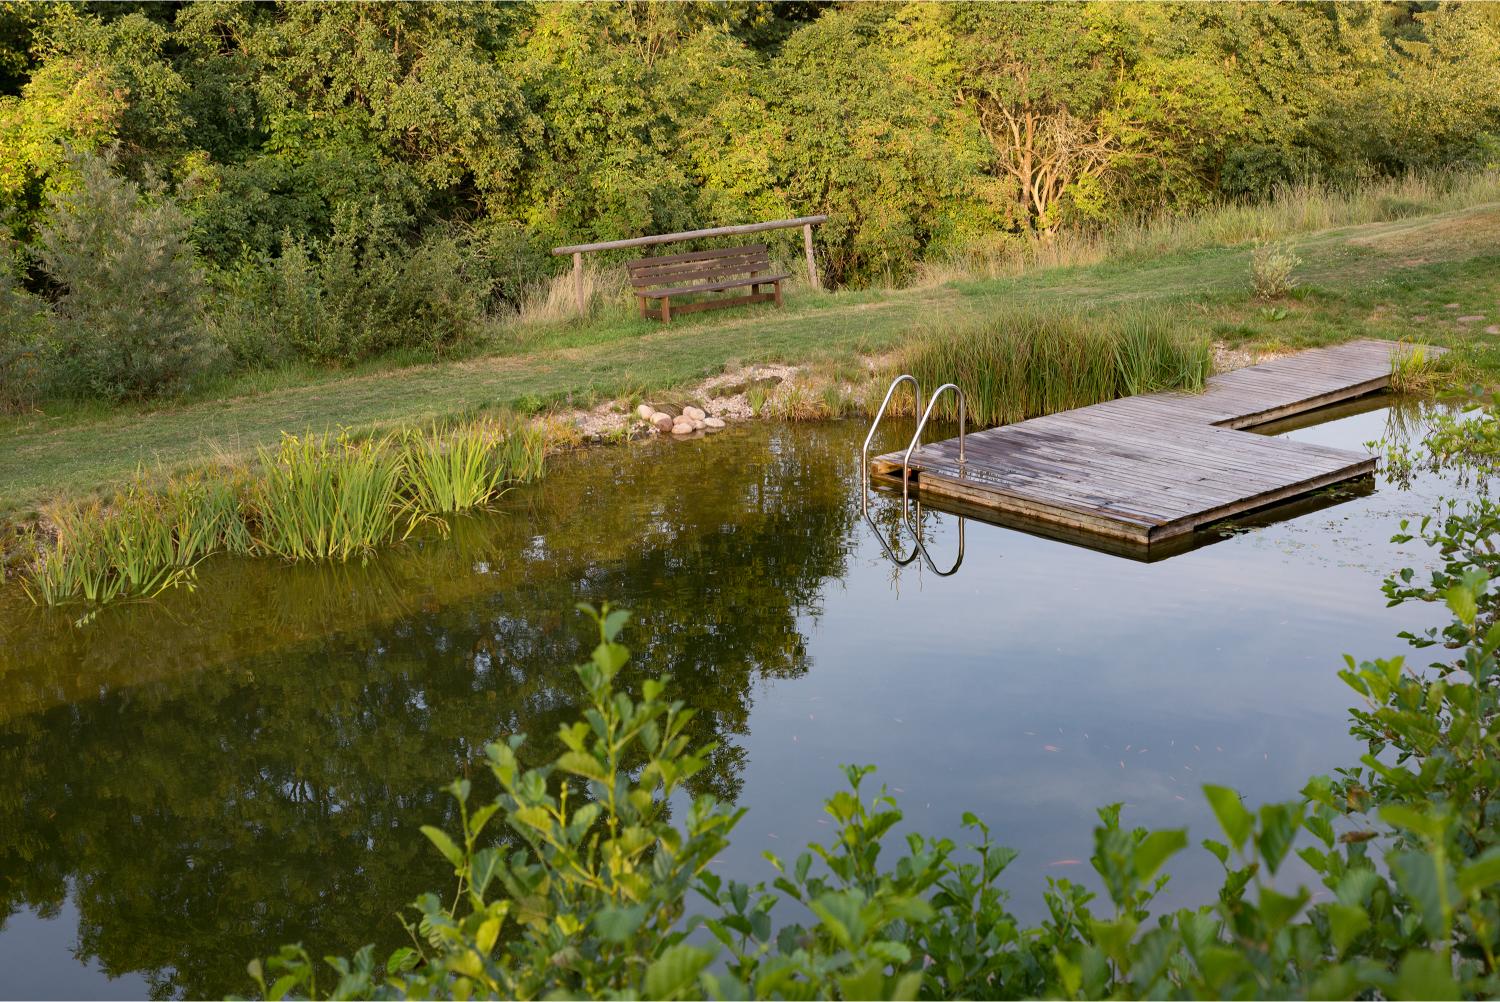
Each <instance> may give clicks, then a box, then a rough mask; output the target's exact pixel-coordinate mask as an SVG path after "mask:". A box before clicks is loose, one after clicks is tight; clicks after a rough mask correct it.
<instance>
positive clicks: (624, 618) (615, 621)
mask: <svg viewBox="0 0 1500 1002" xmlns="http://www.w3.org/2000/svg"><path fill="white" fill-rule="evenodd" d="M628 622H630V610H629V609H611V610H610V611H609V615H607V616H605V617H604V639H605V640H614V639H615V638H616V637H618V636H619V635H620V631H621V630H622V629H624V628H625V624H626V623H628Z"/></svg>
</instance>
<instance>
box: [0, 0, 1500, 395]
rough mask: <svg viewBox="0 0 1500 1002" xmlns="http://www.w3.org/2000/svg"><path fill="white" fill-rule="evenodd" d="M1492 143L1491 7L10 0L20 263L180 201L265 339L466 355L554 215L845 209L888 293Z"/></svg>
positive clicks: (273, 346)
mask: <svg viewBox="0 0 1500 1002" xmlns="http://www.w3.org/2000/svg"><path fill="white" fill-rule="evenodd" d="M94 158H103V159H104V160H106V161H107V163H108V168H109V170H108V172H107V173H108V175H109V177H99V176H94V177H93V180H92V181H91V180H90V177H91V171H92V172H93V174H94V175H97V174H98V171H97V169H95V168H91V167H90V162H91V160H92V159H94ZM1497 159H1500V5H1491V4H1479V3H1472V4H1458V3H1452V4H1448V3H1444V4H1435V3H1420V2H1410V3H1382V4H1341V3H1306V4H1296V3H1285V4H1250V3H1225V4H1211V5H1197V4H1129V5H1126V4H1106V3H1070V4H999V5H991V4H919V3H877V4H840V3H819V2H802V3H783V4H772V3H727V4H710V3H683V4H666V3H662V4H648V3H618V4H603V3H600V4H531V3H519V4H504V5H502V4H494V5H489V4H473V5H469V4H462V5H458V4H455V5H448V4H401V3H394V4H298V3H251V2H204V3H189V4H183V3H171V2H146V3H118V4H116V3H110V4H104V3H99V4H93V3H85V4H67V5H64V4H57V5H42V4H29V3H24V2H21V3H14V2H11V3H3V4H0V211H3V212H4V213H5V215H6V220H7V222H8V226H7V229H8V230H9V233H10V235H11V238H12V241H13V245H14V246H13V249H14V251H15V254H14V256H15V258H16V264H15V267H14V268H13V269H12V271H13V272H14V274H13V275H12V276H11V278H12V279H16V280H19V281H20V283H21V285H23V286H25V287H26V288H27V289H29V290H30V291H31V292H33V293H40V294H42V295H43V296H44V297H46V298H48V299H54V300H55V299H58V298H59V297H62V296H65V295H66V294H67V293H68V292H69V291H70V290H72V289H73V287H74V281H75V278H76V276H74V277H69V276H66V275H60V274H58V273H57V272H55V271H53V270H52V269H51V268H50V267H48V266H47V265H46V263H45V260H44V259H45V257H46V255H47V254H48V253H60V252H62V251H59V250H58V249H57V248H55V247H54V249H53V250H52V251H48V250H46V248H47V246H48V237H47V234H48V233H49V232H51V230H53V229H55V228H56V226H57V225H58V224H57V219H58V217H60V216H63V217H65V216H66V215H67V214H68V212H69V211H72V212H74V213H75V214H77V213H78V212H80V211H81V212H83V213H84V214H85V215H90V214H93V215H103V216H105V217H107V218H106V219H105V222H104V223H101V224H100V225H101V226H103V227H105V228H106V229H113V228H123V229H126V230H129V229H131V228H132V227H133V228H135V229H136V230H140V229H141V228H142V227H143V226H144V225H145V224H142V223H140V222H139V221H138V220H136V221H135V222H132V221H131V220H132V219H134V218H135V217H137V216H140V215H141V214H154V216H153V218H154V224H153V226H146V227H145V228H146V229H147V230H149V231H150V233H151V234H152V235H153V239H155V240H156V241H157V243H158V244H160V243H161V242H162V241H163V240H165V241H166V242H167V243H168V244H170V245H171V247H170V248H168V250H167V251H165V252H164V257H163V259H162V261H161V262H158V266H159V270H160V273H159V274H157V275H156V276H155V280H157V281H159V282H160V283H162V285H163V288H165V289H169V290H177V291H176V292H174V293H172V294H171V295H170V296H169V297H168V298H174V299H181V300H182V301H183V302H185V303H186V304H187V305H186V306H185V307H183V308H185V309H188V310H190V311H191V310H192V309H196V308H198V306H199V304H203V303H207V302H208V300H207V299H205V298H204V297H203V295H201V294H200V291H199V290H198V289H197V286H198V284H199V283H198V282H197V281H196V279H190V278H189V277H187V276H186V274H185V272H184V269H186V268H187V263H186V262H187V258H188V257H191V258H192V262H193V267H194V268H195V269H198V270H197V271H194V274H195V275H198V274H199V273H200V272H201V275H202V277H204V278H206V283H203V284H205V285H206V286H207V289H208V290H209V291H212V292H214V293H218V294H220V295H216V296H214V297H212V298H213V301H214V303H215V304H217V305H214V306H213V309H212V311H211V312H213V313H214V314H215V315H216V316H217V315H221V314H224V313H225V312H226V311H227V312H228V314H229V315H230V316H231V319H232V322H225V321H224V320H223V319H222V317H220V321H219V323H218V326H219V327H221V328H223V329H224V330H226V331H229V332H230V334H229V335H227V336H225V337H221V338H219V339H218V340H219V342H220V343H221V346H222V347H223V348H224V349H225V350H226V351H227V352H228V354H229V355H230V356H231V360H232V361H235V362H238V363H239V364H246V363H247V362H248V361H249V360H252V359H255V360H264V359H266V358H268V357H276V356H279V355H284V356H294V357H295V356H301V357H308V358H312V359H318V360H324V359H327V360H345V359H349V358H355V357H359V356H362V355H368V354H371V353H375V352H379V351H383V350H387V349H389V348H392V347H398V346H411V345H416V346H419V347H422V348H432V349H441V348H442V347H444V346H445V345H447V344H450V343H452V342H453V341H455V340H457V339H458V338H460V337H461V336H462V335H463V333H464V331H465V330H466V329H468V327H470V326H471V325H472V323H473V321H474V318H475V317H478V316H482V315H483V314H484V312H485V311H487V310H493V309H496V308H499V307H501V306H502V305H504V304H505V303H507V302H508V303H512V304H513V303H515V302H516V301H517V300H518V299H519V297H520V296H521V294H522V292H523V291H524V289H525V288H527V287H528V286H529V285H531V284H533V283H535V282H537V281H539V280H541V279H543V278H545V277H546V276H547V275H548V274H549V273H550V272H551V269H553V267H554V266H555V262H554V261H553V260H552V259H551V258H550V257H549V256H548V254H547V249H548V248H549V247H550V246H552V245H554V244H557V243H563V242H574V241H578V240H587V239H596V238H597V239H607V238H614V237H623V236H635V235H640V234H645V233H652V232H661V231H667V230H677V229H685V228H690V227H694V226H700V225H709V224H715V223H729V222H740V221H748V220H754V219H761V218H767V217H778V216H791V215H797V214H802V213H812V212H826V213H829V214H830V215H831V217H832V219H831V221H830V223H829V224H828V225H827V226H826V227H825V228H824V229H823V230H822V233H821V246H820V248H819V253H820V255H821V256H822V257H823V259H824V260H823V262H822V264H823V268H824V271H825V273H826V274H827V275H828V276H830V277H831V278H832V279H833V280H834V281H836V282H839V283H846V284H861V283H869V282H873V281H883V280H899V279H900V278H901V276H902V275H903V274H904V273H905V272H906V271H907V270H908V269H909V268H910V267H911V266H912V265H913V264H914V263H915V262H917V261H918V260H920V259H922V258H923V257H932V256H941V255H944V254H947V253H951V252H953V251H956V250H961V249H972V248H974V247H975V246H985V245H989V244H995V243H1003V242H1005V241H1008V240H1015V239H1019V238H1023V237H1026V236H1027V235H1034V234H1038V233H1042V234H1045V233H1048V232H1051V231H1053V230H1055V229H1057V228H1059V227H1078V226H1090V225H1100V224H1106V223H1108V222H1110V221H1114V220H1118V219H1121V218H1127V217H1133V216H1136V215H1139V214H1142V213H1145V212H1154V211H1161V210H1167V211H1170V210H1173V209H1177V208H1184V207H1191V206H1194V205H1198V204H1202V203H1205V202H1209V201H1213V200H1217V199H1226V198H1230V199H1246V198H1249V199H1253V198H1256V197H1259V196H1262V195H1264V194H1265V193H1267V192H1268V191H1269V190H1271V189H1272V188H1273V187H1274V186H1275V185H1276V184H1278V183H1281V182H1285V181H1288V180H1292V179H1297V178H1302V177H1320V178H1324V179H1331V180H1348V181H1355V180H1359V179H1362V178H1366V177H1371V176H1376V175H1381V174H1392V173H1399V172H1402V171H1407V170H1411V169H1426V168H1431V167H1435V166H1445V165H1451V164H1463V163H1475V162H1478V163H1492V162H1495V161H1496V160H1497ZM111 178H113V179H114V180H113V181H111ZM112 185H113V186H112ZM80 199H81V200H82V202H81V204H80ZM101 204H102V206H103V207H102V208H101ZM69 206H71V209H70V208H69ZM164 206H166V208H164ZM116 217H119V218H116ZM56 242H57V241H56V240H54V241H53V243H54V244H55V243H56ZM179 248H180V249H181V250H182V253H181V254H179V253H178V249H179ZM64 250H66V249H64ZM174 262H175V263H174ZM174 269H175V270H174ZM224 293H227V295H223V294H224ZM18 295H19V293H18V292H17V286H16V282H15V281H11V282H10V284H9V285H6V286H5V287H0V310H4V311H5V314H6V316H7V317H9V318H10V320H9V321H8V323H9V326H11V327H24V326H26V323H25V322H24V321H26V317H25V316H23V314H25V312H26V311H25V309H24V308H23V306H24V304H22V305H17V301H16V297H17V296H18ZM127 298H129V297H127ZM225 303H228V304H235V303H238V304H240V305H239V308H238V310H236V309H235V308H234V307H233V306H232V305H230V306H226V305H223V304H225ZM246 304H249V305H246ZM116 308H118V304H114V305H111V306H109V307H107V308H106V310H105V311H106V312H107V311H108V309H116ZM204 308H205V309H207V308H208V307H207V306H205V307H204ZM64 312H65V313H66V312H67V311H64ZM78 312H79V310H78V309H74V310H73V313H74V314H77V313H78ZM83 312H88V311H87V310H84V311H83ZM96 312H97V310H96ZM17 317H20V319H16V318H17ZM90 322H92V321H90ZM95 326H96V328H97V325H95ZM178 326H179V328H180V327H181V326H182V325H181V323H180V322H179V324H178ZM288 332H290V333H288ZM85 340H87V339H85ZM80 350H81V351H82V353H83V354H84V355H90V354H91V352H90V350H89V349H87V347H85V348H84V349H80ZM164 350H169V349H164ZM3 366H4V360H3V358H0V374H3ZM85 368H88V367H85ZM90 371H92V370H90ZM176 379H177V377H176V376H172V377H171V378H169V379H166V380H165V383H171V382H173V381H175V380H176ZM79 380H80V381H81V387H80V388H81V389H83V390H85V391H86V392H90V393H108V394H112V395H117V396H128V395H132V394H137V393H142V392H152V391H153V390H154V389H156V388H157V386H156V385H155V384H156V383H157V382H162V381H160V380H146V383H145V384H139V381H138V380H137V381H132V380H120V379H115V378H109V379H101V378H99V377H98V376H97V373H95V374H93V375H89V374H87V373H85V374H84V375H83V376H81V377H79Z"/></svg>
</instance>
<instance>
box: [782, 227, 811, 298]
mask: <svg viewBox="0 0 1500 1002" xmlns="http://www.w3.org/2000/svg"><path fill="white" fill-rule="evenodd" d="M802 247H803V249H804V250H806V251H807V282H808V284H809V285H811V286H812V287H813V288H814V289H821V288H822V286H821V285H819V284H818V262H817V261H815V260H813V246H812V223H803V224H802ZM777 291H778V292H780V291H781V289H780V287H779V286H778V287H777ZM777 305H780V304H777Z"/></svg>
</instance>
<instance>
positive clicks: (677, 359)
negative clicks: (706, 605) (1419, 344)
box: [0, 204, 1500, 516]
mask: <svg viewBox="0 0 1500 1002" xmlns="http://www.w3.org/2000/svg"><path fill="white" fill-rule="evenodd" d="M1291 243H1292V245H1293V246H1294V248H1295V249H1296V252H1297V253H1298V254H1299V255H1300V256H1301V257H1302V259H1303V261H1302V265H1301V266H1300V268H1299V269H1298V272H1297V274H1298V277H1299V278H1300V280H1301V285H1300V286H1299V288H1298V289H1297V290H1296V291H1295V292H1294V293H1293V294H1292V295H1291V296H1289V297H1287V298H1286V299H1285V300H1284V301H1282V302H1279V303H1276V304H1271V305H1267V304H1263V303H1259V302H1255V301H1253V300H1252V299H1251V297H1250V293H1249V272H1248V269H1249V248H1248V247H1246V246H1243V245H1242V246H1235V247H1212V248H1206V249H1197V250H1190V251H1180V252H1175V253H1165V254H1161V255H1158V256H1150V257H1148V256H1144V255H1137V256H1134V257H1132V258H1127V259H1122V260H1113V261H1109V262H1107V263H1103V264H1094V265H1087V266H1074V267H1058V268H1049V269H1045V270H1037V271H1032V272H1029V273H1027V274H1023V275H1019V276H1016V277H1012V278H998V279H984V280H973V281H957V282H950V283H948V284H946V285H941V286H933V287H927V288H916V289H907V290H894V291H893V290H879V291H865V292H853V293H835V294H821V295H820V294H816V293H810V292H805V293H802V294H800V295H794V296H792V297H791V298H790V299H789V301H788V305H787V307H786V308H785V309H783V310H781V311H772V310H770V309H767V308H747V309H742V310H734V311H725V312H721V313H717V314H712V313H710V314H697V315H692V316H689V317H687V318H684V319H683V320H681V321H678V322H674V323H673V324H672V325H671V326H670V327H662V326H660V325H659V324H656V323H654V322H650V321H642V320H639V319H635V318H632V317H626V316H623V315H615V316H611V317H607V318H604V319H596V320H593V321H589V322H574V323H571V324H562V325H557V326H554V327H546V328H540V327H533V328H524V327H516V328H508V329H507V330H506V331H504V332H502V333H500V334H498V335H496V336H495V338H494V339H492V341H490V342H489V343H487V345H486V346H485V349H484V353H483V354H478V355H475V356H474V357H469V358H464V359H458V360H452V361H445V362H436V363H429V364H424V365H410V366H405V367H393V366H391V364H390V363H389V362H387V364H386V366H385V367H383V368H382V367H380V366H378V365H377V366H370V367H368V368H366V369H363V370H359V371H354V372H345V373H332V374H330V373H317V372H289V373H280V374H271V375H267V374H261V375H256V376H251V377H245V378H243V379H240V380H236V381H232V382H227V383H224V384H220V385H218V386H213V387H209V388H206V389H205V390H204V391H203V392H202V393H201V394H200V396H199V397H198V398H195V399H188V400H184V401H180V402H178V403H175V404H170V405H157V406H153V407H150V408H121V409H112V410H111V409H103V408H82V409H76V410H71V411H63V412H59V413H56V414H39V415H25V416H21V417H11V418H5V419H0V439H3V441H4V442H5V448H4V449H3V450H0V516H15V515H18V514H25V513H27V512H29V511H32V510H34V509H35V508H36V507H37V506H38V505H40V504H42V503H44V502H45V501H46V500H47V499H48V498H50V497H54V496H58V495H77V494H87V493H92V492H95V491H99V490H104V489H108V488H110V487H112V486H114V485H117V484H119V483H120V482H122V481H123V480H125V479H127V478H129V477H130V476H131V475H132V474H133V473H134V472H135V471H136V470H137V469H139V468H142V467H145V468H149V469H153V470H155V469H161V470H167V471H170V470H175V469H181V468H185V467H189V466H193V465H198V464H202V463H204V462H212V461H214V460H216V459H231V460H232V459H239V458H243V457H245V456H247V455H249V454H253V452H254V451H255V449H256V448H257V447H259V446H263V445H266V444H270V443H274V442H275V441H276V440H277V439H278V438H279V436H280V435H281V434H282V432H303V431H308V430H313V431H323V430H329V429H336V428H340V427H342V428H347V429H350V430H353V431H356V432H364V431H373V430H380V429H385V428H391V427H396V426H400V425H410V424H420V423H425V422H428V421H431V420H434V419H439V418H446V417H457V416H462V415H468V414H474V413H478V412H483V411H487V410H498V409H517V408H518V409H526V410H530V409H535V408H539V407H543V406H552V405H566V404H573V405H586V404H590V403H592V402H595V401H597V400H599V399H601V398H607V397H615V396H628V395H632V394H639V393H644V392H655V391H661V390H668V389H671V388H674V387H677V386H681V385H683V384H686V383H690V382H693V381H695V380H698V379H701V378H704V377H706V376H710V375H713V374H715V373H717V372H720V371H722V370H723V369H725V368H726V367H728V366H733V365H737V364H746V363H752V362H788V363H806V362H816V361H833V362H838V361H848V360H851V359H853V358H855V357H856V356H859V355H868V354H872V353H880V352H885V351H889V350H891V349H893V348H895V347H897V346H898V345H900V344H901V342H902V340H903V338H904V337H905V336H906V335H907V334H908V332H911V331H913V330H917V329H920V328H922V327H923V326H925V325H929V324H933V323H941V322H945V321H946V320H949V319H952V318H955V317H957V316H960V315H963V314H972V313H982V314H986V315H993V314H994V313H996V312H1002V311H1004V310H1006V309H1007V308H1013V307H1015V306H1017V305H1018V304H1026V303H1037V302H1050V303H1057V304H1062V305H1069V306H1074V307H1077V308H1081V309H1085V310H1099V311H1107V310H1111V309H1118V308H1120V307H1122V306H1133V305H1136V304H1139V303H1142V302H1159V303H1162V304H1163V305H1171V306H1173V307H1177V308H1183V309H1188V310H1191V311H1201V313H1202V316H1203V328H1204V331H1205V332H1206V333H1209V334H1211V335H1212V336H1213V337H1215V338H1216V339H1218V340H1221V341H1224V342H1226V343H1228V344H1231V345H1235V346H1263V347H1307V346H1312V345H1318V344H1327V343H1332V342H1336V341H1340V340H1345V339H1348V338H1353V337H1383V338H1391V339H1397V338H1410V339H1414V340H1420V341H1430V342H1433V343H1437V344H1442V345H1447V346H1451V347H1457V348H1460V349H1462V350H1461V353H1460V354H1461V356H1462V357H1463V358H1464V359H1466V360H1467V361H1469V362H1470V363H1472V364H1473V365H1474V366H1476V367H1477V369H1478V370H1480V371H1481V372H1482V373H1483V374H1484V375H1485V376H1486V378H1488V379H1489V380H1490V381H1492V382H1494V381H1500V335H1496V334H1494V333H1488V332H1487V331H1486V328H1490V327H1493V326H1494V325H1497V324H1500V205H1495V204H1488V205H1480V206H1474V207H1470V208H1467V209H1461V210H1456V211H1453V212H1445V213H1439V214H1433V215H1427V216H1419V217H1413V218H1407V219H1402V220H1398V221H1395V222H1386V223H1373V224H1367V225H1362V226H1350V227H1341V228H1338V229H1332V230H1324V231H1319V232H1314V233H1309V234H1304V235H1303V236H1301V237H1299V238H1294V239H1293V240H1292V241H1291ZM1464 317H1469V318H1472V317H1478V318H1479V319H1478V320H1474V319H1469V320H1463V321H1461V320H1460V318H1464Z"/></svg>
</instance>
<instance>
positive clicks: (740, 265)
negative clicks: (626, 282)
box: [626, 244, 771, 289]
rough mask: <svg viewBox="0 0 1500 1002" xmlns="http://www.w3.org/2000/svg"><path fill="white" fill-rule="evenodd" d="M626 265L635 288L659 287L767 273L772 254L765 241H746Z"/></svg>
mask: <svg viewBox="0 0 1500 1002" xmlns="http://www.w3.org/2000/svg"><path fill="white" fill-rule="evenodd" d="M626 268H628V269H629V270H630V284H631V285H632V286H633V287H634V288H637V289H659V288H665V287H669V286H675V285H694V284H696V283H698V282H712V281H715V280H717V279H721V278H730V277H732V276H735V275H750V274H753V273H755V272H770V270H771V255H770V253H769V252H768V251H767V250H766V245H765V244H747V245H746V246H744V247H720V248H717V249H715V250H704V251H690V252H688V253H686V254H665V255H662V256H661V257H647V258H642V259H641V260H639V261H631V262H630V263H629V264H627V265H626Z"/></svg>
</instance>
